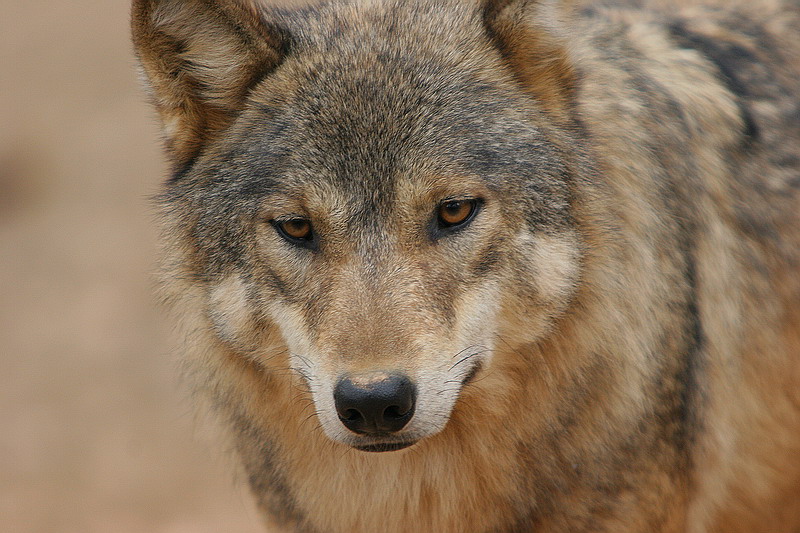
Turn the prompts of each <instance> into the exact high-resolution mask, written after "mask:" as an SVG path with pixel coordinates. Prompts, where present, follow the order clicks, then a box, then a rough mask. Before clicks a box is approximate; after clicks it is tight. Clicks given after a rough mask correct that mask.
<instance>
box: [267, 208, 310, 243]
mask: <svg viewBox="0 0 800 533" xmlns="http://www.w3.org/2000/svg"><path fill="white" fill-rule="evenodd" d="M294 220H302V221H303V222H308V225H309V227H310V229H311V231H310V233H309V236H308V237H300V238H298V237H292V236H291V235H289V234H288V233H287V232H286V230H285V229H284V227H283V225H284V224H286V223H287V222H291V221H294ZM269 223H270V224H271V225H272V227H273V228H275V231H276V232H277V233H278V235H279V236H280V237H281V238H283V239H284V240H285V241H287V242H289V243H290V244H293V245H295V246H299V247H301V248H308V249H316V246H317V233H316V232H315V231H314V225H313V224H312V223H311V221H310V220H309V219H307V218H306V217H299V216H290V217H282V218H278V219H275V220H270V221H269Z"/></svg>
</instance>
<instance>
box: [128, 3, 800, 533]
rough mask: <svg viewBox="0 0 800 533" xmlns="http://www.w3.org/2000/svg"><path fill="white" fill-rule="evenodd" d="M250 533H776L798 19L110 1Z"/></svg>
mask: <svg viewBox="0 0 800 533" xmlns="http://www.w3.org/2000/svg"><path fill="white" fill-rule="evenodd" d="M132 21H133V22H132V27H133V41H134V44H135V50H136V54H137V56H138V59H139V61H140V65H141V67H142V70H143V72H144V74H145V77H146V80H147V83H148V87H149V91H150V97H151V99H152V102H153V104H154V105H155V108H156V109H157V111H158V114H159V116H160V119H161V122H162V124H163V130H164V138H165V146H166V153H167V155H168V158H169V160H170V162H171V165H172V167H171V169H172V170H171V174H170V177H169V178H168V180H167V181H166V183H165V184H164V187H163V190H162V192H161V193H160V195H159V197H158V203H159V206H160V212H161V215H162V219H163V262H162V268H161V271H162V273H161V279H162V280H163V283H162V293H163V295H164V299H165V300H166V301H167V302H168V303H169V304H170V306H171V308H172V309H174V310H175V311H176V313H177V315H178V317H179V319H180V323H182V324H183V326H184V327H185V331H186V348H185V350H184V351H185V353H186V356H185V360H186V361H187V368H189V369H190V375H191V376H192V380H193V383H194V384H195V388H196V390H197V392H198V394H199V395H200V397H202V398H207V399H209V400H210V401H211V403H212V405H213V409H214V411H215V412H216V413H218V414H219V416H220V417H221V419H222V420H223V421H224V423H225V426H226V427H227V428H229V433H230V435H231V437H232V439H233V442H234V443H235V449H236V451H237V455H238V457H239V458H240V460H241V463H242V465H243V467H244V471H245V472H246V476H247V479H248V481H249V484H250V486H251V488H252V492H253V494H254V495H255V499H256V501H257V504H258V506H259V508H260V510H261V511H263V516H264V520H265V524H266V527H267V528H268V529H269V530H270V531H279V532H297V533H300V532H303V533H375V532H383V533H416V532H432V533H533V532H573V533H574V532H582V531H585V532H588V531H593V532H594V531H609V532H616V533H620V532H622V533H624V532H692V533H701V532H706V533H711V532H724V533H735V532H749V533H752V532H770V533H778V532H786V533H797V532H798V531H800V5H798V3H797V2H794V1H792V2H784V3H779V2H775V1H769V0H764V1H752V2H747V3H737V2H714V1H713V0H711V1H709V2H707V3H703V4H701V3H698V2H681V1H678V0H675V1H674V2H668V1H663V2H655V1H654V2H618V3H616V4H615V3H613V2H595V3H588V4H582V3H579V2H567V1H553V0H416V1H411V0H408V1H403V0H363V1H348V0H331V1H330V2H328V3H320V4H316V5H304V6H299V7H295V8H287V7H283V8H277V7H265V6H262V5H257V4H252V3H249V2H244V1H234V0H134V1H133V15H132Z"/></svg>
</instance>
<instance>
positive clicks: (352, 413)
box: [340, 409, 364, 422]
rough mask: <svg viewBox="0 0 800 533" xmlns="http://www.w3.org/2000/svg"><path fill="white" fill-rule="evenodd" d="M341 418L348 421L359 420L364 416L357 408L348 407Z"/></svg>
mask: <svg viewBox="0 0 800 533" xmlns="http://www.w3.org/2000/svg"><path fill="white" fill-rule="evenodd" d="M340 418H341V419H342V420H347V421H348V422H357V421H358V420H361V419H362V418H364V417H363V416H361V413H359V412H358V411H356V410H355V409H347V410H346V411H345V412H344V416H340Z"/></svg>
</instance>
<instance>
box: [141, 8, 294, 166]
mask: <svg viewBox="0 0 800 533" xmlns="http://www.w3.org/2000/svg"><path fill="white" fill-rule="evenodd" d="M132 30H133V42H134V47H135V49H136V54H137V56H138V58H139V61H140V63H141V66H142V69H143V70H144V73H145V75H146V77H147V80H148V81H149V85H150V89H151V91H152V98H153V102H154V104H155V107H156V109H157V110H158V112H159V115H160V117H161V120H162V123H163V126H164V131H165V135H166V141H167V151H168V153H169V154H170V156H171V157H172V159H173V161H174V163H175V165H176V167H178V168H180V167H182V166H185V165H186V164H187V163H188V162H190V161H191V160H192V159H193V158H194V157H195V156H196V155H197V154H198V153H199V151H200V150H201V149H202V147H203V146H204V145H205V144H206V142H207V141H208V140H209V139H210V138H211V137H213V136H214V135H215V134H216V133H218V132H220V131H221V130H223V129H225V128H227V127H228V126H230V124H231V123H232V122H233V120H234V118H235V117H236V115H237V113H238V112H239V111H240V110H241V108H242V105H243V103H244V100H245V98H246V96H247V94H248V92H249V91H250V90H251V89H252V87H253V86H254V85H255V84H256V83H257V82H258V81H259V80H261V79H262V78H263V77H264V76H265V75H266V74H267V73H269V72H270V71H271V70H274V69H275V68H276V67H277V66H278V65H279V64H280V62H281V61H282V58H283V56H284V54H285V50H286V48H287V47H288V41H289V39H288V35H287V34H286V32H285V31H283V30H281V29H280V28H278V27H277V26H274V25H271V24H269V23H267V22H266V21H264V20H263V18H262V16H261V15H260V14H259V13H258V11H257V10H256V8H255V7H254V6H253V5H252V4H249V3H245V2H243V1H238V0H134V2H133V11H132Z"/></svg>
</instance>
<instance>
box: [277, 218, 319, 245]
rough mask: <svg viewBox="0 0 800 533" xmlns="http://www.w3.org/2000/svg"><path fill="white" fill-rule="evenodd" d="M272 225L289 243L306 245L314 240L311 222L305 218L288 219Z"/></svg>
mask: <svg viewBox="0 0 800 533" xmlns="http://www.w3.org/2000/svg"><path fill="white" fill-rule="evenodd" d="M273 224H274V225H275V229H277V230H278V233H279V234H280V235H281V237H283V238H284V239H286V240H287V241H289V242H291V243H294V244H307V243H308V242H310V241H311V240H312V239H313V238H314V230H313V228H312V227H311V222H310V221H309V220H306V219H305V218H290V219H289V220H283V221H280V222H274V223H273Z"/></svg>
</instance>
